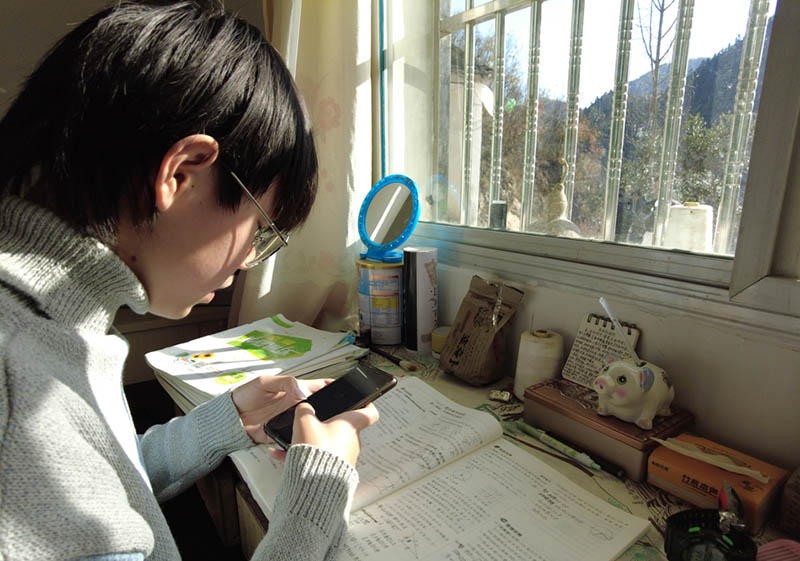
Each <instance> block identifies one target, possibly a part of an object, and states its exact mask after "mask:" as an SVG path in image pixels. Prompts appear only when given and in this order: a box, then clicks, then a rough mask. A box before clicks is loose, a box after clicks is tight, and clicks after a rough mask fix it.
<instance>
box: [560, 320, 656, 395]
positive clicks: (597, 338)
mask: <svg viewBox="0 0 800 561" xmlns="http://www.w3.org/2000/svg"><path fill="white" fill-rule="evenodd" d="M620 323H621V324H622V327H623V333H622V337H626V338H627V339H628V340H629V341H630V342H631V346H632V347H634V348H636V343H637V342H638V341H639V335H640V334H641V331H640V330H639V329H638V328H637V327H636V326H635V325H633V324H631V323H625V322H624V321H623V322H620ZM612 354H613V355H617V356H619V358H627V357H629V356H630V353H629V352H628V350H627V346H626V345H625V342H624V341H623V340H622V338H621V337H620V334H619V333H617V329H616V328H615V327H614V324H613V323H612V322H611V320H610V319H608V318H607V317H605V316H600V315H597V314H587V316H586V317H585V318H584V319H583V320H582V321H581V324H580V327H578V334H577V335H576V336H575V342H574V343H572V348H571V349H570V351H569V356H568V357H567V362H566V363H565V364H564V369H563V370H562V371H561V376H562V377H563V378H566V379H567V380H572V381H573V382H575V383H577V384H580V385H582V386H586V387H587V388H591V387H592V382H593V381H594V379H595V378H596V377H597V374H598V373H599V372H600V370H601V369H602V368H603V366H604V365H605V364H606V359H607V357H608V356H609V355H612Z"/></svg>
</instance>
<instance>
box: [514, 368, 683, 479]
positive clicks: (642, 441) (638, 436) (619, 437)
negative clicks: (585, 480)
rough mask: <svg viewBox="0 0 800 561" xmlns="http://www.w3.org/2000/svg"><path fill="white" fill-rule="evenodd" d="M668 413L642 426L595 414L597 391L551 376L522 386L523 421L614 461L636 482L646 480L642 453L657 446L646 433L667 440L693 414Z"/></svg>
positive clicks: (593, 453)
mask: <svg viewBox="0 0 800 561" xmlns="http://www.w3.org/2000/svg"><path fill="white" fill-rule="evenodd" d="M672 409H673V414H672V415H670V416H669V417H655V418H654V419H653V428H652V429H650V430H645V429H642V428H640V427H638V426H637V425H635V424H633V423H628V422H625V421H621V420H619V419H617V418H616V417H610V416H608V417H606V416H602V415H598V414H597V392H595V391H594V390H592V389H590V388H587V387H584V386H581V385H579V384H576V383H575V382H571V381H569V380H565V379H563V378H555V379H553V380H550V381H547V382H544V383H542V384H536V385H534V386H530V387H529V388H527V389H526V390H525V410H524V413H523V417H524V419H525V422H526V423H528V424H529V425H533V426H534V427H537V428H540V429H542V430H544V431H546V432H548V433H550V434H552V435H553V436H554V437H555V438H561V439H563V440H568V441H569V442H571V443H572V444H575V445H576V446H577V447H579V448H580V449H581V451H583V452H586V453H587V454H589V455H590V456H592V457H597V458H601V459H604V460H606V461H608V462H612V463H614V464H617V465H618V466H620V467H621V468H623V469H624V470H625V474H626V475H627V476H628V477H629V478H631V479H635V480H636V481H645V479H646V478H647V457H648V455H649V454H650V452H651V451H652V450H653V449H654V448H655V447H656V446H657V445H658V443H657V442H655V441H654V440H651V437H656V438H667V437H670V436H675V435H677V434H680V433H681V432H684V431H686V430H687V429H688V428H689V426H690V425H691V423H692V422H693V421H694V417H693V416H692V414H691V413H689V412H688V411H686V410H684V409H679V408H675V407H673V408H672Z"/></svg>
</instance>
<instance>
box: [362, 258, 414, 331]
mask: <svg viewBox="0 0 800 561" xmlns="http://www.w3.org/2000/svg"><path fill="white" fill-rule="evenodd" d="M356 269H357V271H358V320H359V322H358V323H359V333H360V334H361V336H362V337H364V338H365V339H368V340H369V341H370V342H371V343H374V344H376V345H399V344H400V342H401V340H402V326H403V308H402V296H403V262H402V260H401V261H400V262H397V263H384V262H381V261H373V260H372V259H358V260H356Z"/></svg>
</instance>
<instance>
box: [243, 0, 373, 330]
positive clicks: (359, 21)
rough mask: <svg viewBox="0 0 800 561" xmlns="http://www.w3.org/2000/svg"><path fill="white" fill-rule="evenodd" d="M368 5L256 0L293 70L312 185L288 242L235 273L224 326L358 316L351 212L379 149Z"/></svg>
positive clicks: (350, 321) (325, 325) (328, 324)
mask: <svg viewBox="0 0 800 561" xmlns="http://www.w3.org/2000/svg"><path fill="white" fill-rule="evenodd" d="M371 4H372V2H370V1H369V0H342V1H335V2H333V1H323V2H317V1H308V0H306V2H302V0H263V10H264V18H265V29H266V32H267V36H268V37H270V39H271V42H272V44H273V45H275V47H276V48H277V49H278V50H279V51H280V52H281V54H282V55H283V56H284V60H286V62H287V64H288V66H289V68H290V70H292V72H293V74H294V76H295V81H296V82H297V84H298V86H299V88H300V91H301V92H302V95H303V97H304V99H305V103H306V105H307V107H308V109H309V112H310V114H311V119H312V123H313V129H314V135H315V139H316V145H317V152H318V156H319V188H318V194H317V199H316V203H315V205H314V208H313V209H312V211H311V215H310V217H309V219H308V221H307V222H306V224H305V225H304V226H303V227H302V229H300V230H299V231H297V232H294V233H293V234H292V237H291V239H290V243H289V246H288V247H287V248H285V249H283V250H281V251H280V252H279V253H278V254H277V255H276V256H275V257H273V258H272V259H270V260H269V261H268V262H267V263H265V264H264V265H261V266H260V267H258V268H256V269H253V270H252V271H248V272H247V273H246V274H245V275H241V276H240V278H239V280H238V281H237V291H236V294H235V296H234V303H233V307H232V310H231V318H230V322H229V323H230V324H231V325H239V324H242V323H247V322H251V321H254V320H256V319H259V318H263V317H266V316H269V315H273V314H276V313H282V314H284V315H285V316H286V317H288V318H289V319H291V320H294V321H301V322H303V323H306V324H310V325H314V326H316V327H319V328H322V329H329V330H346V329H352V328H355V327H356V326H357V324H358V310H357V298H356V269H355V261H356V259H357V258H358V253H359V251H360V250H361V241H360V239H359V237H358V229H357V223H356V221H357V218H358V211H359V208H360V205H361V201H362V200H363V199H364V197H365V196H366V194H367V193H368V192H369V189H370V187H371V186H372V184H373V183H374V182H375V180H377V177H378V175H379V170H378V169H377V166H375V165H374V156H373V154H378V153H379V150H374V149H373V138H376V139H379V137H378V136H377V135H376V134H375V133H374V131H373V128H374V127H373V123H374V122H376V119H373V107H374V106H375V105H376V104H375V102H374V100H373V96H374V95H376V94H375V93H374V92H373V89H374V88H373V84H375V85H377V84H378V75H377V72H378V66H377V64H374V63H373V60H375V59H376V58H377V57H376V56H373V54H372V50H373V47H372V46H373V44H374V40H373V35H374V31H373V27H374V26H373V21H376V19H377V13H376V12H375V11H374V8H373V7H372V6H371ZM375 36H376V37H377V35H375ZM376 51H377V49H376ZM375 89H376V88H375Z"/></svg>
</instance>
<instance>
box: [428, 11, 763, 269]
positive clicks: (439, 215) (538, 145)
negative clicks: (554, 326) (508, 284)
mask: <svg viewBox="0 0 800 561" xmlns="http://www.w3.org/2000/svg"><path fill="white" fill-rule="evenodd" d="M614 4H615V3H613V2H609V1H608V0H577V1H575V2H569V1H566V0H548V1H544V2H533V3H531V2H499V1H496V2H492V3H483V4H482V5H480V6H475V7H473V6H469V5H468V6H464V2H461V3H460V4H459V3H458V2H455V1H453V2H446V1H445V2H441V3H440V6H441V10H442V11H441V13H440V18H439V37H440V39H439V52H438V60H439V65H440V69H448V70H446V71H441V70H440V73H439V76H440V82H439V84H438V112H439V130H438V131H437V132H438V138H439V154H438V158H437V162H436V165H437V172H438V175H437V177H438V178H439V184H438V185H436V186H435V188H434V190H435V192H434V193H433V199H434V201H435V207H434V208H433V209H432V210H433V212H432V213H431V215H430V216H429V217H428V218H429V219H430V220H433V221H435V222H447V223H454V224H464V225H468V226H473V227H483V228H486V227H488V228H494V229H500V230H511V231H520V232H534V233H539V234H548V235H554V236H560V237H568V238H581V239H595V240H607V241H616V242H622V243H628V244H635V245H644V246H650V247H667V248H669V247H672V248H678V249H684V250H689V251H695V252H704V253H715V254H723V255H732V254H733V250H734V248H735V241H736V233H737V231H738V224H739V216H740V209H741V195H742V194H743V192H744V185H745V182H746V176H747V167H748V166H747V163H748V162H749V152H750V146H751V144H752V132H753V130H754V127H753V124H754V123H755V119H754V116H755V114H756V111H757V107H758V102H759V97H760V87H759V86H760V84H761V82H760V81H759V80H757V78H758V77H759V76H762V75H763V73H760V72H759V68H760V67H761V66H762V64H763V61H764V60H765V58H766V57H765V56H764V55H765V53H766V49H764V48H763V46H764V44H765V43H768V39H769V34H770V30H771V22H772V20H773V17H772V16H773V14H774V0H772V5H771V4H770V1H769V0H757V1H755V2H751V1H750V0H731V1H729V2H726V6H725V9H724V10H720V9H719V8H720V4H719V2H717V1H715V0H696V1H695V2H678V0H622V1H621V2H617V3H616V6H615V5H614ZM466 8H468V9H466ZM615 30H617V32H616V33H615V32H614V31H615Z"/></svg>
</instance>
